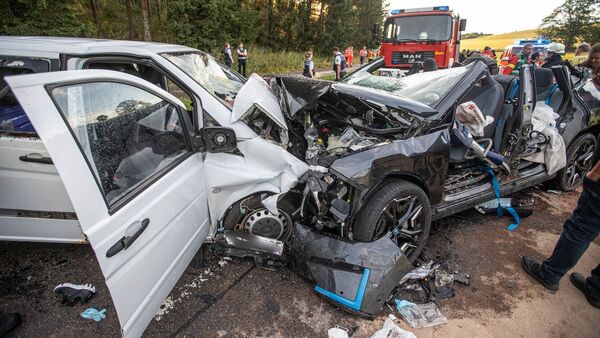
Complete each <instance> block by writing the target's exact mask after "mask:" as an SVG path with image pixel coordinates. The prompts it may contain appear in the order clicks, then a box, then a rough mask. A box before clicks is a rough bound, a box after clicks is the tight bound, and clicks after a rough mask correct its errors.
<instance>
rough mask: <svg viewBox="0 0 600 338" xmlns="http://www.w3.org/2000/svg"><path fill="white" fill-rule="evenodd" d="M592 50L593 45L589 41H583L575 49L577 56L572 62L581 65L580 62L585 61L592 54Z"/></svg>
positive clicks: (574, 64)
mask: <svg viewBox="0 0 600 338" xmlns="http://www.w3.org/2000/svg"><path fill="white" fill-rule="evenodd" d="M591 50H592V46H590V44H589V43H585V42H584V43H582V44H580V45H579V46H577V50H576V51H575V56H574V57H573V58H572V59H571V63H572V64H573V66H579V64H581V63H583V62H585V61H586V60H587V59H588V56H589V55H590V51H591Z"/></svg>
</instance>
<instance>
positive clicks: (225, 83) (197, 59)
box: [162, 52, 244, 108]
mask: <svg viewBox="0 0 600 338" xmlns="http://www.w3.org/2000/svg"><path fill="white" fill-rule="evenodd" d="M162 56H163V57H164V58H166V59H167V60H169V61H171V62H172V63H173V64H174V65H175V66H177V68H179V69H181V70H182V71H183V72H184V73H186V74H187V75H189V76H190V77H191V78H192V79H194V81H196V82H198V84H199V85H201V86H202V87H204V89H206V90H207V91H208V92H209V93H211V94H213V95H214V96H216V97H218V98H219V99H221V100H222V101H223V102H224V103H225V104H226V105H227V106H228V107H230V108H231V107H233V102H234V100H235V97H236V95H237V93H238V92H239V91H240V89H241V88H242V86H243V85H244V80H243V79H242V78H241V77H239V76H238V75H236V74H235V73H233V72H232V71H231V70H229V69H228V68H226V67H224V66H221V65H220V64H219V63H218V62H217V61H216V60H215V59H214V58H213V57H212V56H210V55H208V54H206V53H204V52H191V53H166V54H162Z"/></svg>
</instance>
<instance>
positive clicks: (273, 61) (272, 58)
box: [211, 48, 332, 76]
mask: <svg viewBox="0 0 600 338" xmlns="http://www.w3.org/2000/svg"><path fill="white" fill-rule="evenodd" d="M220 53H221V52H220V51H217V52H212V53H211V54H212V55H214V56H216V57H217V58H219V59H220V58H221V55H222V54H220ZM233 53H234V54H235V50H233ZM331 58H332V57H330V56H329V55H314V56H313V61H314V62H315V67H316V68H317V69H321V68H327V67H329V66H330V64H331ZM246 67H247V68H246V75H250V74H251V73H257V74H259V75H262V76H265V75H274V74H287V73H302V68H303V67H304V53H302V52H283V51H282V52H275V51H270V50H267V49H261V48H248V61H247V65H246ZM232 68H233V69H235V70H237V57H236V56H234V64H233V66H232Z"/></svg>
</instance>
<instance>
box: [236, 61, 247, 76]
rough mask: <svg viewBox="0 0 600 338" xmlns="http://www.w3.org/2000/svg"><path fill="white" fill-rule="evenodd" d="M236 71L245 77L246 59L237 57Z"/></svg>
mask: <svg viewBox="0 0 600 338" xmlns="http://www.w3.org/2000/svg"><path fill="white" fill-rule="evenodd" d="M238 73H240V74H242V76H243V77H246V59H238Z"/></svg>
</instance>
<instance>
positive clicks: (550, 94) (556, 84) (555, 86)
mask: <svg viewBox="0 0 600 338" xmlns="http://www.w3.org/2000/svg"><path fill="white" fill-rule="evenodd" d="M557 89H558V83H555V84H553V85H552V89H550V93H548V96H546V101H545V103H546V105H547V106H550V101H551V99H552V94H554V92H555V91H556V90H557Z"/></svg>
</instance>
